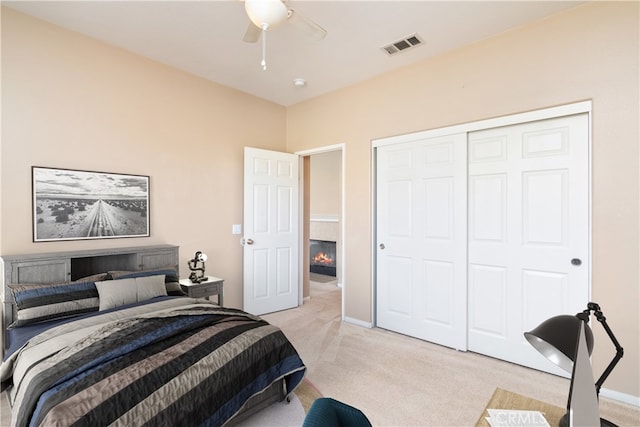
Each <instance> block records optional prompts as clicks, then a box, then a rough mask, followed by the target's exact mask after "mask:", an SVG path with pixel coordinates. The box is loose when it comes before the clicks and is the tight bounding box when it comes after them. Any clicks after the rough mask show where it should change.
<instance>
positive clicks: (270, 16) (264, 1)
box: [244, 0, 288, 30]
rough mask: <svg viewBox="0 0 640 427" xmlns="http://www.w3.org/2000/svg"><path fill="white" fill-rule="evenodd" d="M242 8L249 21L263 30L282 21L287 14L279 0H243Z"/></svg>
mask: <svg viewBox="0 0 640 427" xmlns="http://www.w3.org/2000/svg"><path fill="white" fill-rule="evenodd" d="M244 8H245V10H246V11H247V15H248V16H249V19H250V20H251V22H253V23H254V24H255V26H256V27H258V28H261V29H263V30H265V29H266V28H270V27H273V26H276V25H278V24H280V23H282V22H284V21H285V20H286V19H287V16H288V11H287V7H286V6H285V5H284V3H282V1H281V0H245V2H244ZM265 26H266V28H265Z"/></svg>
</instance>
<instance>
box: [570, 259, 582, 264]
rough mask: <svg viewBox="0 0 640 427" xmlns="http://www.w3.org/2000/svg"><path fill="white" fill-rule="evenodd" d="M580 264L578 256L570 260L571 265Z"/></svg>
mask: <svg viewBox="0 0 640 427" xmlns="http://www.w3.org/2000/svg"><path fill="white" fill-rule="evenodd" d="M581 264H582V260H581V259H580V258H574V259H572V260H571V265H575V266H578V265H581Z"/></svg>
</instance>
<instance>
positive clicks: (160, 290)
mask: <svg viewBox="0 0 640 427" xmlns="http://www.w3.org/2000/svg"><path fill="white" fill-rule="evenodd" d="M135 279H136V288H137V290H138V301H145V300H148V299H151V298H155V297H159V296H166V295H167V287H166V286H165V284H164V274H162V275H158V276H145V277H136V278H135Z"/></svg>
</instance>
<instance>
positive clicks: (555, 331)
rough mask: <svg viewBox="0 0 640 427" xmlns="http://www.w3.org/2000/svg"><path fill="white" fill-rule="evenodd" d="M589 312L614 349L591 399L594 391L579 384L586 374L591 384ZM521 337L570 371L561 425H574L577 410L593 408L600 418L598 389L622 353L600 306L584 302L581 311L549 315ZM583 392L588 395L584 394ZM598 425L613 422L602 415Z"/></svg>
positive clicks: (591, 335) (591, 343)
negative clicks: (612, 356)
mask: <svg viewBox="0 0 640 427" xmlns="http://www.w3.org/2000/svg"><path fill="white" fill-rule="evenodd" d="M592 311H593V314H594V316H595V317H596V319H597V320H598V322H600V324H602V327H603V328H604V330H605V331H606V332H607V335H608V336H609V338H610V339H611V341H612V342H613V345H614V346H615V348H616V355H615V356H614V358H613V360H611V362H610V363H609V366H607V368H606V369H605V370H604V372H603V373H602V375H601V376H600V378H599V379H598V381H596V383H595V398H594V399H593V400H590V396H589V394H593V393H592V392H591V390H588V388H589V387H588V385H587V386H586V387H587V390H582V389H581V387H582V386H584V385H585V382H584V381H582V380H583V379H584V378H585V377H587V378H590V383H591V384H592V383H593V373H592V369H591V363H590V362H589V356H590V355H591V352H592V351H593V333H592V332H591V328H589V325H588V323H589V316H590V315H591V312H592ZM524 336H525V338H526V339H527V341H529V343H530V344H531V345H532V346H533V347H534V348H535V349H536V350H538V351H539V352H540V353H542V355H543V356H545V357H546V358H547V359H549V360H551V361H552V362H553V363H555V364H556V365H558V366H559V367H560V368H562V369H564V370H565V371H567V372H571V388H570V390H569V400H568V402H567V414H565V416H564V417H562V419H561V420H560V425H561V426H568V425H573V424H574V423H573V417H574V416H576V417H577V416H578V415H579V414H577V411H585V412H589V411H594V413H595V415H596V416H597V417H598V418H599V416H598V408H597V405H598V403H597V398H598V395H599V394H600V388H601V387H602V384H603V383H604V381H605V380H606V379H607V377H608V376H609V374H610V373H611V371H613V368H614V367H615V366H616V364H617V363H618V361H619V360H620V359H621V358H622V355H623V353H624V351H623V349H622V347H621V346H620V343H618V340H617V339H616V337H615V336H614V335H613V332H612V331H611V329H610V328H609V325H608V324H607V319H606V318H605V317H604V315H603V314H602V311H601V310H600V306H599V305H598V304H596V303H593V302H590V303H589V304H587V309H586V310H584V311H583V312H581V313H578V314H576V315H575V316H570V315H561V316H555V317H552V318H550V319H548V320H545V321H544V322H542V323H541V324H540V325H539V326H538V327H537V328H535V329H534V330H532V331H531V332H525V333H524ZM583 368H584V369H583ZM581 393H582V394H581ZM584 393H586V394H587V395H586V397H585V396H584ZM591 402H593V405H595V408H591V407H590V406H591V405H592V403H591ZM596 421H597V418H596ZM600 425H601V426H615V424H613V423H611V422H610V421H607V420H605V419H602V418H600Z"/></svg>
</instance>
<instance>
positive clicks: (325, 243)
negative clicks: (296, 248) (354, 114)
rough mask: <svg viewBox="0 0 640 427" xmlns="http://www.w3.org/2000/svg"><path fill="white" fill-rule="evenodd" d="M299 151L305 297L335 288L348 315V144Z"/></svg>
mask: <svg viewBox="0 0 640 427" xmlns="http://www.w3.org/2000/svg"><path fill="white" fill-rule="evenodd" d="M296 154H298V155H299V156H300V159H301V167H302V170H303V186H302V192H303V197H302V200H303V203H302V211H303V212H302V216H301V218H302V222H303V230H302V231H303V232H302V237H301V244H300V247H301V248H302V251H301V253H302V259H301V263H300V265H301V266H302V274H301V279H302V283H303V286H302V297H303V300H305V299H308V298H311V297H312V292H314V291H319V292H323V293H324V292H326V291H327V290H331V289H330V288H332V287H335V288H337V289H338V290H341V294H342V295H341V296H340V301H341V303H340V312H341V317H342V318H344V285H345V283H344V262H343V260H344V243H345V239H344V146H343V145H342V144H340V145H336V146H330V147H322V148H318V149H314V150H309V151H305V152H301V153H300V152H299V153H296ZM312 283H313V285H314V286H315V287H316V289H315V290H314V289H312V288H311V284H312Z"/></svg>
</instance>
